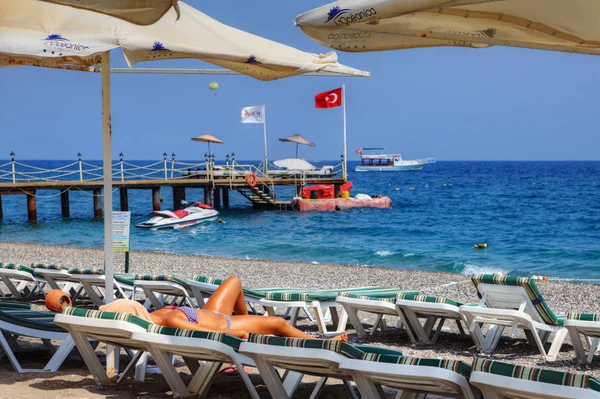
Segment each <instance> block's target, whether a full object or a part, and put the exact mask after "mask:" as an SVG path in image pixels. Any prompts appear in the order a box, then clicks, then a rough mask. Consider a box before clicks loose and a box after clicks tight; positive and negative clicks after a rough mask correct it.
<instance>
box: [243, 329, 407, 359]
mask: <svg viewBox="0 0 600 399" xmlns="http://www.w3.org/2000/svg"><path fill="white" fill-rule="evenodd" d="M248 342H252V343H256V344H263V345H276V346H287V347H290V348H306V349H322V350H328V351H332V352H336V353H339V354H342V355H344V356H346V357H348V358H351V359H360V360H368V361H377V359H379V358H380V357H381V356H396V357H398V356H402V352H400V351H395V350H392V349H386V348H379V347H373V346H354V345H351V344H348V343H346V342H343V341H339V340H335V341H334V340H323V339H303V338H284V337H274V336H272V335H261V334H253V333H250V335H249V337H248Z"/></svg>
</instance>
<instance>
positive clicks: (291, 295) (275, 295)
mask: <svg viewBox="0 0 600 399" xmlns="http://www.w3.org/2000/svg"><path fill="white" fill-rule="evenodd" d="M340 292H346V293H349V294H354V295H361V296H364V297H371V298H395V297H396V295H397V294H398V292H405V291H399V290H398V289H395V288H379V287H360V288H344V289H339V288H338V289H332V290H314V291H311V290H307V291H304V290H295V291H290V290H287V291H283V292H278V291H273V292H265V299H270V300H275V301H304V302H307V301H335V298H336V297H337V296H338V294H339V293H340Z"/></svg>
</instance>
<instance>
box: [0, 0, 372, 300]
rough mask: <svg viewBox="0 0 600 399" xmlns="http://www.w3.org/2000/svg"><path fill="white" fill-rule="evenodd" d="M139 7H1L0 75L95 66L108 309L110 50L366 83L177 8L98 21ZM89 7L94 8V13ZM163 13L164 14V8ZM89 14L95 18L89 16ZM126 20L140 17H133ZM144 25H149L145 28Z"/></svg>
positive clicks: (329, 58)
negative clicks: (2, 70) (9, 70)
mask: <svg viewBox="0 0 600 399" xmlns="http://www.w3.org/2000/svg"><path fill="white" fill-rule="evenodd" d="M142 1H144V0H139V1H133V0H131V1H129V0H123V1H121V0H119V1H118V2H117V1H112V2H111V1H109V0H97V1H93V0H89V1H87V0H82V1H79V0H64V1H63V0H56V1H39V0H2V1H0V67H2V66H18V65H33V66H41V67H52V68H65V69H76V70H92V69H88V68H89V67H91V66H93V65H96V64H101V71H102V137H103V150H102V151H103V176H104V194H105V195H104V265H105V270H106V290H105V291H106V296H105V297H106V300H107V301H108V302H110V301H111V300H112V297H113V279H112V276H113V268H114V259H113V249H112V217H111V212H112V209H113V207H112V195H111V193H112V170H111V169H112V160H111V153H112V141H111V140H112V139H111V135H112V133H111V113H110V50H111V49H114V48H116V47H121V48H122V49H123V51H124V53H125V56H126V59H127V61H128V63H129V64H130V65H132V64H134V63H136V62H139V61H146V60H160V59H174V58H197V59H200V60H203V61H207V62H210V63H212V64H216V65H220V66H223V67H225V68H229V69H232V70H234V71H237V72H240V73H242V74H245V75H249V76H253V77H255V78H258V79H262V80H272V79H278V78H283V77H287V76H294V75H300V74H303V73H307V72H333V73H336V74H348V75H356V76H368V73H365V72H361V71H358V70H355V69H352V68H348V67H345V66H343V65H340V64H338V63H337V56H336V55H335V53H329V54H326V55H323V56H319V55H314V54H309V53H305V52H302V51H300V50H297V49H294V48H291V47H288V46H285V45H283V44H279V43H276V42H272V41H270V40H267V39H263V38H260V37H258V36H254V35H251V34H249V33H246V32H243V31H240V30H237V29H235V28H232V27H229V26H227V25H223V24H221V23H219V22H218V21H215V20H214V19H212V18H209V17H207V16H206V15H204V14H202V13H201V12H199V11H197V10H195V9H194V8H192V7H190V6H188V5H186V4H184V3H179V10H175V8H173V7H169V8H168V10H167V12H166V14H164V15H163V16H162V18H160V19H159V20H158V21H157V22H156V23H154V24H152V25H148V26H139V25H135V24H133V23H130V22H127V21H124V20H122V19H118V18H113V17H111V16H109V15H106V14H104V13H102V12H106V13H109V14H116V15H117V16H119V15H120V16H121V17H122V18H129V17H127V15H126V14H128V13H129V12H130V11H131V10H132V9H133V10H135V9H136V5H137V7H143V6H140V4H142ZM67 3H69V4H71V5H73V4H75V3H77V4H78V5H84V6H85V7H83V8H81V7H71V6H68V5H65V4H67ZM151 3H154V4H158V3H160V2H151V0H147V2H146V3H145V4H151ZM94 4H96V5H99V6H98V7H94V6H93V5H94ZM119 4H121V6H120V5H119ZM123 5H124V6H123ZM163 5H164V6H165V7H166V3H164V4H163ZM90 8H91V9H93V10H95V11H100V12H92V11H90ZM115 10H117V11H115ZM178 11H180V12H179V13H178ZM113 12H114V13H113ZM131 15H138V16H139V15H141V13H140V10H139V9H138V12H134V13H132V14H131ZM154 15H155V16H156V15H157V14H154ZM178 16H179V17H180V18H179V19H177V17H178ZM131 19H132V20H134V19H133V18H131ZM149 21H151V19H146V20H145V22H149ZM136 22H140V21H136ZM142 22H143V21H142Z"/></svg>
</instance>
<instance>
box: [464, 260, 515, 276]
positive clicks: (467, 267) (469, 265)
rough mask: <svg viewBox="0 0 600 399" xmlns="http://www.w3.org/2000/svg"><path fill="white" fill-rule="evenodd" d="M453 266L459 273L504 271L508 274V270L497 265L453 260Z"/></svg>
mask: <svg viewBox="0 0 600 399" xmlns="http://www.w3.org/2000/svg"><path fill="white" fill-rule="evenodd" d="M454 268H455V269H458V270H459V271H460V273H461V274H465V275H472V274H494V273H505V274H508V272H509V271H508V270H506V269H502V268H501V267H497V266H487V265H483V264H478V263H473V262H455V264H454Z"/></svg>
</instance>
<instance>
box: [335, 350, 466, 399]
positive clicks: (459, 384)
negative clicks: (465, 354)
mask: <svg viewBox="0 0 600 399" xmlns="http://www.w3.org/2000/svg"><path fill="white" fill-rule="evenodd" d="M339 368H340V369H341V370H343V371H345V372H347V373H349V374H351V375H352V376H353V378H354V381H356V385H358V389H359V391H360V393H361V395H362V397H363V398H382V399H384V398H386V395H385V394H384V392H383V391H382V389H381V387H382V386H385V387H388V388H395V389H399V390H400V392H398V395H397V397H398V398H407V399H408V398H419V397H423V396H425V395H428V394H434V395H440V396H442V397H453V398H465V399H474V398H475V397H477V395H476V394H475V393H474V392H473V389H472V388H471V386H470V385H469V381H468V378H469V374H470V372H471V365H470V364H467V363H465V362H462V361H459V360H446V359H424V358H415V357H410V356H397V355H380V356H377V357H375V358H374V359H371V360H369V361H366V360H357V359H344V360H342V362H341V363H340V365H339Z"/></svg>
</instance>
